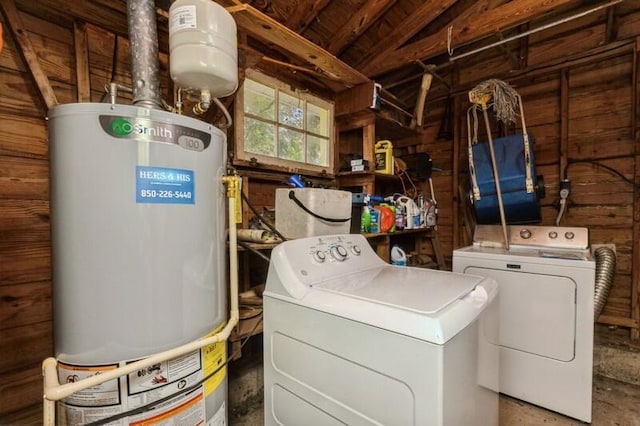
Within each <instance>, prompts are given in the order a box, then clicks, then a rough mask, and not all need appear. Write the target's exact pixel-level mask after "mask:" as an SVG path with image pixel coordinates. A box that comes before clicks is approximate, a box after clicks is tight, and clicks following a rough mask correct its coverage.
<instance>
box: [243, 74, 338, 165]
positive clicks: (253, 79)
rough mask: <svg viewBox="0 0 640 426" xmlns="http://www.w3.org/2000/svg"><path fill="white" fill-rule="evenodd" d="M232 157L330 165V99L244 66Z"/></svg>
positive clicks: (276, 163) (331, 110) (273, 161)
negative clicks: (296, 88)
mask: <svg viewBox="0 0 640 426" xmlns="http://www.w3.org/2000/svg"><path fill="white" fill-rule="evenodd" d="M237 105H238V106H237V108H236V123H237V126H236V157H237V158H238V159H240V160H245V161H250V160H251V159H252V158H255V159H256V160H258V162H260V163H264V164H270V165H276V166H282V167H287V168H290V169H291V168H292V169H296V170H301V171H315V172H321V171H323V170H326V171H327V172H328V173H332V171H333V148H332V147H333V104H332V103H331V102H328V101H325V100H323V99H320V98H318V97H316V96H313V95H310V94H309V93H305V92H300V91H296V90H294V89H291V88H290V87H289V86H288V85H286V84H284V83H282V82H280V81H278V80H276V79H274V78H271V77H268V76H266V75H264V74H261V73H259V72H257V71H253V70H249V71H247V77H246V79H245V81H244V84H243V85H242V87H241V88H240V90H239V91H238V104H237Z"/></svg>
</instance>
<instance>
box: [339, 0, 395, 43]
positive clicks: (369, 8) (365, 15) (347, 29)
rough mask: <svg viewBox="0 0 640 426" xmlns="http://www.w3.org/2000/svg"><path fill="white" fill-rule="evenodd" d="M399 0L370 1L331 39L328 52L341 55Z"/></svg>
mask: <svg viewBox="0 0 640 426" xmlns="http://www.w3.org/2000/svg"><path fill="white" fill-rule="evenodd" d="M396 1H397V0H369V1H367V3H366V4H365V5H364V6H362V7H361V8H360V9H359V10H358V11H357V12H356V13H355V14H353V15H352V16H351V18H350V19H349V21H348V22H347V23H346V24H345V25H343V26H342V27H340V29H339V30H338V32H337V33H336V34H334V35H333V37H331V42H330V43H329V45H328V46H327V50H328V51H329V52H331V53H333V54H334V55H339V54H340V53H341V52H342V51H343V50H344V49H345V48H346V47H347V46H348V45H349V44H350V43H352V42H353V41H354V40H355V39H356V38H358V37H359V36H360V35H361V34H362V33H363V32H365V31H366V30H367V29H368V28H369V27H370V26H371V25H372V24H373V23H374V22H375V21H377V20H378V19H379V18H380V17H381V16H382V15H383V14H384V13H385V12H386V11H387V10H389V8H390V7H391V6H393V5H394V4H395V2H396Z"/></svg>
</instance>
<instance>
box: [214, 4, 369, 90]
mask: <svg viewBox="0 0 640 426" xmlns="http://www.w3.org/2000/svg"><path fill="white" fill-rule="evenodd" d="M227 10H228V11H229V12H230V13H231V14H232V16H233V18H234V19H235V21H236V24H237V25H238V27H239V28H240V29H242V30H243V31H245V32H247V33H248V34H251V35H253V36H255V37H257V38H259V39H262V40H266V41H267V42H269V43H272V44H274V45H276V46H278V47H280V48H282V49H284V50H285V51H287V52H289V53H291V54H292V55H293V56H295V57H297V58H299V59H301V60H302V61H304V62H305V63H309V64H312V65H314V66H315V67H316V69H317V70H318V71H321V72H322V73H324V74H325V75H327V77H328V78H330V79H332V80H337V81H340V82H342V83H343V84H344V86H345V87H352V86H355V85H357V84H360V83H364V82H367V81H369V79H368V78H367V77H366V76H365V75H364V74H361V73H360V72H359V71H357V70H355V69H353V68H351V67H350V66H349V65H347V64H345V63H344V62H342V61H341V60H339V59H338V58H336V57H335V56H333V55H332V54H331V53H329V52H327V51H326V50H324V49H322V48H321V47H319V46H318V45H316V44H314V43H312V42H311V41H309V40H307V39H305V38H304V37H302V36H300V35H299V34H298V33H296V32H294V31H292V30H291V29H289V28H287V27H285V26H284V25H282V24H280V23H279V22H278V21H276V20H275V19H273V18H270V17H269V16H267V15H265V14H263V13H262V12H260V11H259V10H257V9H255V8H253V7H251V6H249V5H248V4H243V5H240V6H232V7H229V8H227Z"/></svg>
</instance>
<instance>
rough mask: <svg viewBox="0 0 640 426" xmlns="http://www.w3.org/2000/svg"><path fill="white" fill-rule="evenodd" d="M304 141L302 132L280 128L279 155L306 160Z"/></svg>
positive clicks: (284, 157)
mask: <svg viewBox="0 0 640 426" xmlns="http://www.w3.org/2000/svg"><path fill="white" fill-rule="evenodd" d="M303 146H304V142H303V137H302V132H296V131H295V130H289V129H285V128H282V127H281V128H280V129H279V138H278V157H280V158H282V159H284V160H292V161H301V162H304V148H303Z"/></svg>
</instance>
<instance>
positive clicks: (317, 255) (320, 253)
mask: <svg viewBox="0 0 640 426" xmlns="http://www.w3.org/2000/svg"><path fill="white" fill-rule="evenodd" d="M313 258H314V259H315V260H316V261H317V262H320V263H322V262H324V261H325V260H326V259H327V255H326V254H324V252H323V251H320V250H318V251H314V252H313Z"/></svg>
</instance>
